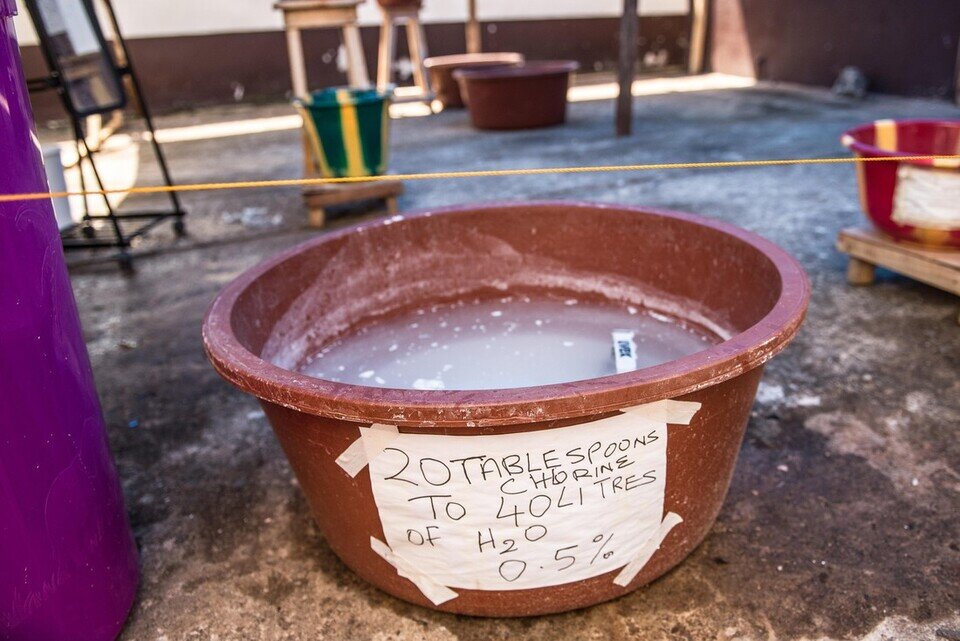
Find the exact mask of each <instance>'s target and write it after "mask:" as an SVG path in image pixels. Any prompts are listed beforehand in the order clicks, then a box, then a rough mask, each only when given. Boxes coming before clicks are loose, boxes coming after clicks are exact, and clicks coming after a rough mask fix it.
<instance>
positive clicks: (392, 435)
mask: <svg viewBox="0 0 960 641" xmlns="http://www.w3.org/2000/svg"><path fill="white" fill-rule="evenodd" d="M398 436H400V431H399V430H398V429H397V428H396V426H394V425H382V424H380V423H374V424H373V425H371V426H370V427H361V428H360V438H358V439H357V440H355V441H354V442H353V443H351V444H350V447H348V448H347V449H346V450H344V452H343V454H341V455H340V456H338V457H337V465H339V466H340V467H342V468H343V469H344V471H345V472H346V473H347V474H349V475H350V476H356V475H357V474H359V473H360V470H362V469H363V468H365V467H366V466H367V465H369V464H370V461H372V460H373V459H375V458H377V457H378V456H379V455H380V453H381V452H383V450H384V449H386V448H387V447H388V446H389V445H390V443H392V442H393V441H394V440H395V439H396V438H397V437H398Z"/></svg>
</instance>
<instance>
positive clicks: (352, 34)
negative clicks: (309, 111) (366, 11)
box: [273, 0, 370, 98]
mask: <svg viewBox="0 0 960 641" xmlns="http://www.w3.org/2000/svg"><path fill="white" fill-rule="evenodd" d="M362 1H363V0H280V1H279V2H277V3H276V4H274V5H273V7H274V9H279V10H280V11H282V12H283V26H284V30H285V31H286V34H287V53H288V55H289V56H290V79H291V80H292V81H293V95H295V96H297V97H298V98H306V97H307V93H308V91H309V90H308V89H307V66H306V62H305V61H304V58H303V41H302V39H301V37H300V32H301V31H302V30H304V29H323V28H339V29H340V30H341V33H342V36H343V46H344V49H345V50H346V54H347V80H348V82H349V83H350V86H351V87H366V86H369V84H370V78H369V77H368V76H367V63H366V61H365V60H364V58H363V46H362V45H361V43H360V27H359V26H358V24H357V5H358V4H360V3H361V2H362Z"/></svg>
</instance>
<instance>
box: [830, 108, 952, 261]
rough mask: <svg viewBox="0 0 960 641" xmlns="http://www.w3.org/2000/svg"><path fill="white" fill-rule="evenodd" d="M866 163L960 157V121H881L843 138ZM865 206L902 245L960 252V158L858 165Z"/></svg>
mask: <svg viewBox="0 0 960 641" xmlns="http://www.w3.org/2000/svg"><path fill="white" fill-rule="evenodd" d="M841 141H842V142H843V144H844V146H845V147H847V148H848V149H850V150H851V151H853V152H854V153H855V154H856V155H857V156H858V157H860V158H898V157H903V156H917V155H956V154H958V153H960V120H899V121H897V120H877V121H876V122H872V123H869V124H865V125H860V126H858V127H854V128H853V129H851V130H849V131H847V132H846V133H845V134H844V135H843V137H842V138H841ZM857 181H858V184H859V188H860V205H861V206H862V207H863V211H864V213H865V214H866V215H867V217H868V218H869V219H870V220H871V221H872V222H873V224H874V225H876V227H877V228H878V229H880V230H881V231H883V232H885V233H886V234H888V235H890V236H892V237H894V238H897V239H899V240H906V241H912V242H915V243H921V244H924V245H932V246H938V247H955V248H960V159H958V158H937V159H923V160H902V161H887V162H864V163H857Z"/></svg>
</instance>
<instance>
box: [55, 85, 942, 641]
mask: <svg viewBox="0 0 960 641" xmlns="http://www.w3.org/2000/svg"><path fill="white" fill-rule="evenodd" d="M636 106H637V114H636V120H635V133H634V135H633V136H632V137H630V138H615V137H614V136H613V135H612V113H613V106H612V103H611V102H610V101H609V100H598V101H587V102H579V103H575V104H572V105H571V109H570V119H569V123H568V124H567V125H566V126H564V127H560V128H555V129H547V130H540V131H526V132H515V133H478V132H476V131H474V130H473V129H471V128H470V126H469V123H468V120H467V115H466V114H465V113H462V112H449V113H443V114H440V115H436V116H432V117H421V118H408V119H401V120H396V121H394V132H393V147H392V159H391V167H392V170H393V171H395V172H422V171H433V170H448V169H479V168H501V167H541V166H551V165H580V164H618V163H644V162H663V161H685V160H721V159H722V160H727V159H748V158H779V157H791V156H796V157H808V156H809V157H812V156H835V155H843V154H844V151H843V150H842V148H841V147H840V144H839V136H840V134H841V132H842V131H843V130H844V129H845V128H847V127H848V126H850V125H852V124H855V123H860V122H864V121H870V120H873V119H877V118H902V117H931V116H945V117H952V118H958V117H960V109H958V108H956V107H953V106H951V105H949V104H947V103H943V102H934V101H923V100H907V99H896V98H888V97H877V96H873V97H870V98H869V99H867V100H866V101H863V102H851V101H847V100H844V99H838V98H835V97H833V96H832V95H830V94H829V93H827V92H822V91H816V90H801V89H796V88H787V87H779V86H757V87H755V88H747V89H736V90H718V91H703V92H690V93H673V94H664V95H651V96H646V97H643V98H640V99H638V100H637V105H636ZM288 114H289V109H288V107H287V106H286V105H264V106H236V107H229V108H228V107H223V108H215V109H207V110H203V111H198V112H195V113H188V114H177V115H173V116H168V117H165V118H162V119H161V120H160V126H161V127H162V128H166V129H170V128H178V127H185V126H194V125H198V124H210V123H217V122H223V121H242V120H250V119H255V120H256V121H257V122H274V123H276V122H281V121H282V118H281V121H261V120H259V119H263V118H274V117H282V116H286V115H288ZM175 130H176V129H175ZM176 131H181V132H183V131H193V132H194V135H187V136H181V137H180V138H181V141H179V142H171V143H169V144H168V145H167V151H168V153H169V159H170V163H171V166H172V168H173V171H174V174H175V176H176V177H177V178H178V179H179V180H181V181H184V182H200V181H220V180H223V181H231V180H240V179H249V178H285V177H295V176H298V175H299V171H300V146H299V139H298V136H299V134H298V132H297V131H296V130H293V129H289V128H285V127H283V126H279V127H277V130H275V131H267V132H265V133H259V134H250V135H236V136H222V137H216V136H217V135H219V134H217V131H218V130H217V129H216V128H214V129H210V128H207V129H203V128H201V129H199V130H176ZM198 132H199V133H198ZM204 132H206V133H204ZM220 133H222V132H220ZM60 135H61V133H60V132H58V131H51V130H46V131H44V132H43V136H44V138H45V139H49V138H51V137H52V138H56V137H57V136H60ZM209 136H214V137H209ZM183 138H188V140H184V139H183ZM189 138H193V139H192V140H189ZM140 154H141V161H142V166H141V173H140V176H139V177H138V182H139V183H140V184H150V183H154V182H156V181H157V175H156V172H155V170H153V169H152V168H151V167H150V166H148V156H147V151H146V148H145V147H143V146H141V149H140ZM855 190H856V187H855V179H854V172H853V169H852V167H850V166H846V165H843V166H798V167H773V168H755V169H724V170H699V171H660V172H643V173H632V174H623V173H620V174H584V175H575V176H570V175H564V176H539V177H511V178H499V179H489V178H488V179H471V180H460V181H457V182H452V181H423V182H408V183H407V185H406V193H405V195H404V196H403V197H402V199H401V201H400V204H401V207H402V209H404V210H413V209H420V208H426V207H435V206H440V205H450V204H455V203H469V202H476V201H482V200H490V199H532V198H561V199H584V200H596V201H607V202H618V203H629V204H643V205H652V206H658V207H667V208H673V209H678V210H683V211H689V212H696V213H698V214H702V215H704V216H709V217H716V218H720V219H723V220H726V221H729V222H732V223H735V224H737V225H740V226H742V227H745V228H747V229H750V230H752V231H755V232H758V233H760V234H762V235H764V236H766V237H767V238H770V239H772V240H773V241H775V242H777V243H779V244H781V245H782V246H784V247H785V248H786V249H788V250H789V251H790V252H792V253H793V254H794V255H795V256H797V257H798V258H799V260H800V261H801V262H802V263H803V265H804V266H805V267H806V269H807V270H808V272H809V274H810V278H811V281H812V284H813V299H812V303H811V306H810V314H809V318H808V320H807V322H806V325H805V326H804V328H803V330H802V332H801V334H800V336H799V338H798V339H797V340H796V342H795V343H794V344H793V345H792V346H791V347H790V348H789V349H788V350H787V351H786V352H785V353H784V354H782V355H781V356H779V357H778V358H777V359H775V360H774V361H773V362H772V363H771V364H770V365H769V366H768V368H767V372H766V374H765V378H764V383H763V385H762V387H761V389H760V394H759V397H758V399H757V403H756V407H755V410H754V413H753V415H752V417H751V419H750V424H749V427H748V431H747V437H746V440H745V442H744V444H743V448H742V452H741V455H740V458H739V461H738V465H737V468H736V472H735V474H734V478H733V484H732V487H731V488H730V493H729V496H728V497H727V500H726V503H725V505H724V508H723V510H722V512H721V513H720V517H719V519H718V521H717V523H716V525H715V526H714V528H713V530H712V532H711V534H710V535H709V536H708V538H707V539H706V541H705V542H704V543H703V544H702V545H701V546H700V547H699V548H698V549H697V550H696V551H694V552H693V554H691V556H690V557H689V558H688V559H687V560H686V561H685V562H684V563H682V564H681V565H680V566H679V567H677V568H676V569H675V570H674V571H672V572H671V573H669V574H668V575H667V576H665V577H663V578H661V579H660V580H658V581H656V582H655V583H654V584H652V585H650V586H648V587H646V588H643V589H641V590H639V591H637V592H635V593H633V594H631V595H629V596H626V597H624V598H622V599H620V600H617V601H614V602H611V603H606V604H603V605H600V606H597V607H594V608H590V609H587V610H583V611H579V612H572V613H568V614H564V615H557V616H549V617H540V618H532V619H519V620H491V619H486V620H485V619H474V618H468V617H459V616H452V615H446V614H438V613H435V612H432V611H428V610H425V609H422V608H419V607H415V606H411V605H408V604H406V603H404V602H401V601H398V600H396V599H394V598H392V597H389V596H387V595H385V594H383V593H381V592H379V591H378V590H376V589H375V588H373V587H371V586H369V585H367V584H366V583H365V582H363V581H362V580H360V579H359V578H357V577H356V576H355V575H354V574H353V573H351V571H350V570H348V569H347V568H346V567H345V566H344V565H343V564H342V563H341V562H340V561H339V560H338V559H337V558H336V557H335V556H334V554H333V553H332V552H331V551H330V549H329V548H328V547H327V545H326V543H325V542H324V539H323V537H322V536H321V535H320V533H319V532H318V531H317V529H316V528H315V526H314V525H313V523H312V521H311V518H310V515H309V513H308V508H307V505H306V502H305V501H304V498H303V496H302V495H301V493H300V491H299V489H298V487H297V483H296V481H295V480H294V478H293V475H292V473H291V471H290V468H289V466H288V465H287V462H286V460H285V458H284V456H283V453H282V452H281V450H280V448H279V446H278V445H277V442H276V440H275V439H274V437H273V435H272V433H271V431H270V428H269V426H268V425H267V422H266V420H265V418H264V415H263V413H262V412H261V411H260V409H259V407H258V405H257V403H256V402H255V401H254V399H253V398H251V397H249V396H246V395H244V394H242V393H240V392H238V391H236V390H234V389H233V388H231V387H230V386H228V385H227V384H226V383H224V382H222V381H221V380H220V378H219V377H218V376H217V375H216V374H215V373H214V371H213V369H212V368H211V367H210V365H209V364H208V363H207V361H206V359H205V358H204V355H203V352H202V350H201V344H200V323H201V318H202V315H203V313H204V310H205V308H206V306H207V305H208V303H209V302H210V300H211V299H212V298H213V296H214V295H215V293H216V292H217V291H218V290H219V289H220V288H221V287H222V286H223V285H224V284H225V283H227V282H228V281H230V280H231V279H232V278H234V277H235V276H236V275H238V274H239V273H240V272H241V271H243V270H244V269H246V268H248V267H250V266H252V265H254V264H255V263H257V262H258V261H260V260H262V259H264V258H266V257H267V256H270V255H271V254H273V253H275V252H277V251H279V250H281V249H282V248H285V247H288V246H290V245H291V244H293V243H296V242H298V241H301V240H303V239H305V238H309V237H311V236H312V235H314V234H316V233H319V232H317V231H315V230H311V229H306V228H304V226H303V223H304V220H305V212H304V210H303V207H302V204H301V201H300V197H299V193H298V191H297V190H296V189H264V190H257V191H221V192H204V193H193V194H187V195H185V196H184V197H183V199H184V202H185V203H186V206H187V207H188V208H189V211H190V216H189V219H188V227H189V230H190V233H191V237H190V238H189V239H187V240H184V241H179V242H175V241H174V240H173V238H172V235H171V234H170V232H169V230H168V229H164V230H162V231H159V232H158V233H157V234H155V235H153V236H151V237H150V238H149V239H148V240H147V241H146V242H145V243H144V244H143V245H142V246H141V250H142V251H145V252H146V253H147V255H145V256H143V257H142V258H140V259H139V260H138V261H137V273H136V275H135V276H133V277H131V278H127V277H124V276H122V275H120V274H119V273H118V271H117V270H116V269H115V267H114V266H113V265H112V264H110V263H97V262H90V261H88V260H87V257H85V256H82V255H78V254H73V255H71V259H72V261H73V262H74V266H73V268H72V275H73V282H74V286H75V288H76V294H77V298H78V301H79V305H80V311H81V314H82V317H83V321H84V326H85V329H86V333H87V339H88V345H89V349H90V354H91V357H92V359H93V366H94V370H95V372H96V376H97V382H98V385H99V390H100V395H101V398H102V400H103V406H104V411H105V414H106V418H107V422H108V424H109V428H110V440H111V443H112V446H113V450H114V453H115V455H116V458H117V462H118V465H119V469H120V474H121V477H122V479H123V482H124V491H125V494H126V499H127V507H128V510H129V513H130V517H131V520H132V523H133V527H134V530H135V533H136V537H137V542H138V545H139V547H140V551H141V559H142V584H141V588H140V593H139V597H138V599H137V602H136V604H135V606H134V609H133V612H132V614H131V616H130V619H129V622H128V624H127V627H126V630H125V632H124V634H123V636H122V638H123V639H125V640H128V641H129V640H133V639H138V640H158V641H159V640H169V641H173V640H190V639H210V640H214V639H218V640H220V641H225V640H228V639H238V640H239V639H245V640H246V639H251V640H255V639H264V640H267V639H269V640H273V639H278V640H279V639H289V640H293V639H303V640H307V639H311V640H313V639H378V640H381V639H382V640H386V639H431V640H440V639H461V640H463V641H467V640H474V639H475V640H481V639H499V638H508V637H509V638H522V639H543V640H547V639H557V638H564V639H567V640H569V641H573V640H575V639H647V640H656V639H696V640H700V639H721V640H727V639H730V640H733V639H854V638H856V639H859V638H868V639H876V640H879V639H898V640H899V639H935V638H938V635H939V637H940V638H947V639H957V638H960V439H958V438H957V428H958V425H960V378H958V373H960V369H958V356H960V327H958V326H957V322H956V318H957V312H958V308H960V301H958V299H957V298H955V297H952V296H950V295H947V294H945V293H942V292H940V291H938V290H936V289H933V288H930V287H927V286H925V285H922V284H919V283H916V282H912V281H910V280H907V279H905V278H902V277H898V276H896V275H893V274H888V273H884V274H882V275H881V277H880V280H879V282H878V283H877V284H876V285H874V286H873V287H867V288H853V287H850V286H848V285H847V284H846V282H845V280H844V268H845V259H844V258H843V256H841V255H839V254H838V253H837V252H836V250H835V249H834V248H833V244H834V239H835V237H836V235H837V232H838V231H839V230H840V229H841V228H842V227H845V226H849V225H854V224H859V223H862V222H863V221H862V217H861V214H860V212H859V207H858V203H857V197H856V191H855ZM154 200H156V199H154ZM139 202H147V201H146V200H141V201H139ZM128 204H133V203H132V202H131V203H128ZM374 215H376V214H374ZM368 216H369V215H368ZM362 219H363V218H362V217H361V216H358V215H351V216H349V217H344V218H340V219H337V220H334V221H333V222H332V224H331V228H335V227H339V226H342V225H345V224H350V223H352V222H355V221H358V220H362ZM951 635H953V636H951Z"/></svg>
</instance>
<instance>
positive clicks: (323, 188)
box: [303, 180, 403, 227]
mask: <svg viewBox="0 0 960 641" xmlns="http://www.w3.org/2000/svg"><path fill="white" fill-rule="evenodd" d="M401 193H403V183H402V182H400V181H399V180H376V181H371V182H362V183H346V184H341V185H318V186H313V185H310V186H307V187H304V188H303V200H304V202H306V204H307V210H308V211H309V214H310V218H309V223H310V226H311V227H323V223H324V221H325V220H326V217H327V208H328V207H336V206H337V205H343V204H346V203H352V202H356V201H359V200H385V201H386V203H387V211H388V212H389V213H391V214H395V213H397V196H399V195H400V194H401Z"/></svg>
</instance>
